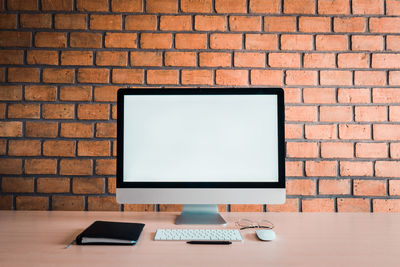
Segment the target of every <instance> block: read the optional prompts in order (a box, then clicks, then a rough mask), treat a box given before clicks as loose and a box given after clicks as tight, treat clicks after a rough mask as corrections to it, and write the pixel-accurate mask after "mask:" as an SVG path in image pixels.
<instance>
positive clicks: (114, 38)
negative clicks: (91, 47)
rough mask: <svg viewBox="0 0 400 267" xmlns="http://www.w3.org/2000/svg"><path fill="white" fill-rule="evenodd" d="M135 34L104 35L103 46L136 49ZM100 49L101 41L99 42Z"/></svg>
mask: <svg viewBox="0 0 400 267" xmlns="http://www.w3.org/2000/svg"><path fill="white" fill-rule="evenodd" d="M136 42H137V35H136V33H109V32H108V33H106V37H105V41H104V45H105V47H107V48H136V47H137V44H136ZM99 44H100V47H101V40H100V43H99Z"/></svg>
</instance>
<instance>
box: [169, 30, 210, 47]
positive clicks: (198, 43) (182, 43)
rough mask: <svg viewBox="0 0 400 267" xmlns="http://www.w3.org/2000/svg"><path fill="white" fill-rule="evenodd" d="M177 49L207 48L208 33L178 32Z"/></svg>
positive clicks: (176, 38) (176, 37)
mask: <svg viewBox="0 0 400 267" xmlns="http://www.w3.org/2000/svg"><path fill="white" fill-rule="evenodd" d="M175 48H176V49H206V48H207V35H206V34H204V33H177V34H176V35H175Z"/></svg>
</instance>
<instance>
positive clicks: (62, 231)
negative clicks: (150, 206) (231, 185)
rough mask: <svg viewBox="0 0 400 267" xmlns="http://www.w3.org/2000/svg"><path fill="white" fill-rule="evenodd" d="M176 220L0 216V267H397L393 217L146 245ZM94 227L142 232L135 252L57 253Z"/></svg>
mask: <svg viewBox="0 0 400 267" xmlns="http://www.w3.org/2000/svg"><path fill="white" fill-rule="evenodd" d="M176 215H177V213H133V212H55V211H49V212H43V211H37V212H28V211H0V266H78V265H81V266H91V265H93V266H196V265H198V266H224V267H228V266H241V267H244V266H400V254H399V252H400V214H371V213H362V214H355V213H339V214H338V213H336V214H335V213H223V216H224V218H225V219H226V220H227V221H228V225H227V226H226V227H227V228H232V227H234V222H235V221H236V220H237V219H239V218H250V219H254V220H256V219H262V218H266V219H269V220H271V221H272V222H273V223H274V224H275V225H276V228H275V232H276V234H277V239H276V240H275V241H272V242H261V241H258V240H257V238H256V236H255V232H254V231H253V230H243V231H242V235H243V238H244V241H243V242H238V243H234V244H233V245H225V246H223V245H201V246H200V245H188V244H186V243H185V242H181V241H153V237H154V234H155V231H156V229H158V228H167V227H169V228H189V227H193V226H176V225H173V221H174V219H175V217H176ZM95 220H111V221H125V222H142V223H145V224H146V226H145V228H144V230H143V233H142V236H141V237H140V240H139V242H138V244H137V245H136V246H132V247H131V246H77V245H73V246H71V247H69V248H68V249H64V247H65V246H66V245H67V244H68V243H69V242H70V241H71V240H72V239H73V238H74V237H75V236H76V235H77V234H78V233H79V232H81V231H82V230H83V229H84V228H86V227H87V226H88V225H89V224H91V223H92V222H93V221H95ZM196 227H197V228H201V227H199V226H194V227H193V228H196ZM209 228H212V227H211V226H209ZM217 228H218V227H217Z"/></svg>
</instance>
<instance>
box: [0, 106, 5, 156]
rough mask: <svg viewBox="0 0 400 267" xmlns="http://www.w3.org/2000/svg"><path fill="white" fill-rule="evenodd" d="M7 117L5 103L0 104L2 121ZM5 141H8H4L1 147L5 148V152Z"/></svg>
mask: <svg viewBox="0 0 400 267" xmlns="http://www.w3.org/2000/svg"><path fill="white" fill-rule="evenodd" d="M5 117H6V104H5V103H0V119H4V118H5ZM5 141H6V140H2V142H0V144H1V145H0V147H1V148H4V151H5V146H6V145H5ZM0 150H1V151H3V150H2V149H0Z"/></svg>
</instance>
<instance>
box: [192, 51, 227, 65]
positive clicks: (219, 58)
mask: <svg viewBox="0 0 400 267" xmlns="http://www.w3.org/2000/svg"><path fill="white" fill-rule="evenodd" d="M199 61H200V63H199V64H200V66H201V67H229V66H230V65H231V54H230V53H218V52H204V53H200V54H199Z"/></svg>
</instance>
